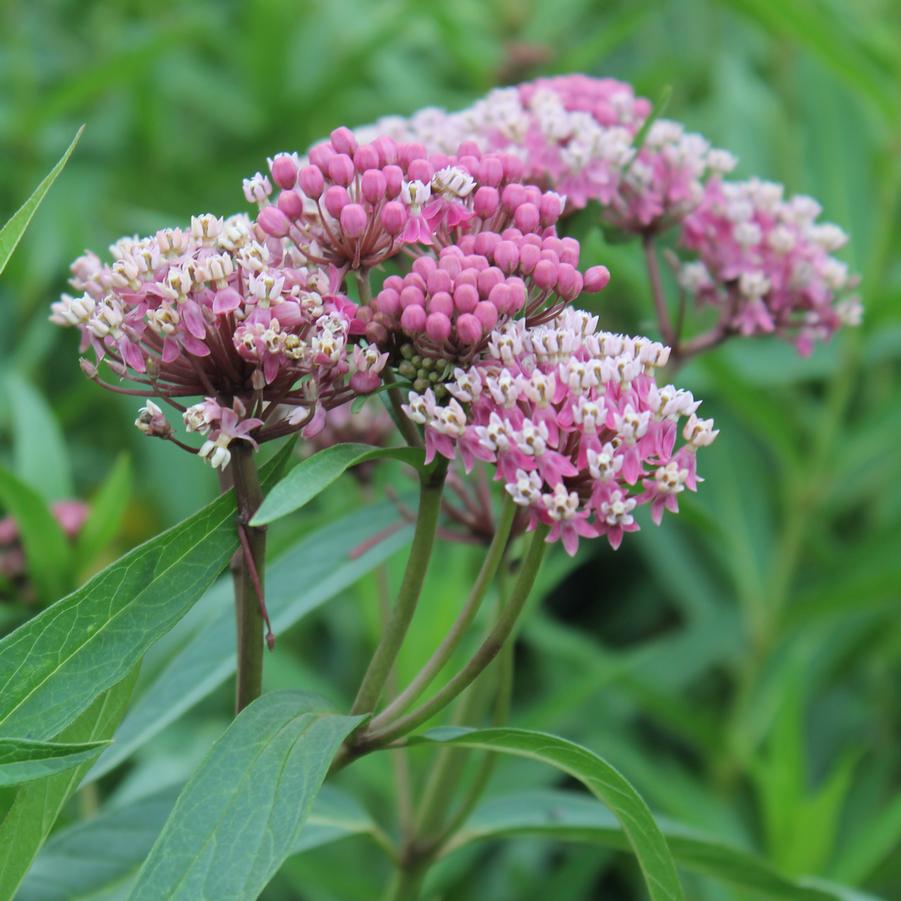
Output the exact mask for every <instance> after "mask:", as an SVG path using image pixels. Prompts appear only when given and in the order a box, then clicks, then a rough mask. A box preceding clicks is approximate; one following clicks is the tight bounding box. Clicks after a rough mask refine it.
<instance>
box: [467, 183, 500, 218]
mask: <svg viewBox="0 0 901 901" xmlns="http://www.w3.org/2000/svg"><path fill="white" fill-rule="evenodd" d="M500 202H501V201H500V196H499V195H498V193H497V188H490V187H487V186H485V187H481V188H479V189H478V190H477V191H476V193H475V196H474V197H473V201H472V208H473V210H474V211H475V214H476V216H478V217H479V218H480V219H488V218H490V217H491V216H493V215H494V214H495V213H496V212H497V208H498V207H499V206H500Z"/></svg>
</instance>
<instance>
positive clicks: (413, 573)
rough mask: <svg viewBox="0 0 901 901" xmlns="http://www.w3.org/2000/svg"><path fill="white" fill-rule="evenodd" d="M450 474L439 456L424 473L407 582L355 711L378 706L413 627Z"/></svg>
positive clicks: (362, 686) (370, 664) (354, 705)
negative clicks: (403, 643)
mask: <svg viewBox="0 0 901 901" xmlns="http://www.w3.org/2000/svg"><path fill="white" fill-rule="evenodd" d="M446 476H447V461H446V460H439V461H437V462H436V463H435V464H434V465H433V466H431V467H430V468H429V469H428V470H427V471H426V472H424V473H422V475H421V476H420V484H419V511H418V512H417V514H416V530H415V532H414V534H413V544H412V546H411V547H410V556H409V558H408V560H407V568H406V571H405V572H404V578H403V582H401V586H400V591H399V592H398V595H397V602H396V603H395V605H394V609H393V610H392V611H391V616H390V618H389V620H388V622H387V624H386V626H385V629H384V630H383V632H382V638H381V641H380V642H379V645H378V647H377V648H376V650H375V654H373V657H372V660H371V661H370V662H369V667H368V668H367V670H366V675H365V676H364V677H363V681H362V683H361V684H360V689H359V691H358V692H357V697H356V700H355V701H354V704H353V707H352V708H351V713H354V714H356V713H370V712H371V711H372V710H374V709H375V706H376V704H378V700H379V698H380V697H381V694H382V691H383V690H384V688H385V683H386V682H387V681H388V676H389V674H390V673H391V668H392V667H393V666H394V661H395V660H396V659H397V654H398V652H399V651H400V646H401V644H402V642H403V640H404V636H405V635H406V634H407V630H408V629H409V628H410V622H411V621H412V619H413V613H414V612H415V610H416V604H417V602H418V601H419V595H420V593H421V592H422V583H423V581H424V580H425V574H426V570H427V569H428V565H429V559H430V558H431V556H432V547H433V545H434V542H435V531H436V529H437V528H438V515H439V513H440V512H441V493H442V491H443V489H444V479H445V477H446Z"/></svg>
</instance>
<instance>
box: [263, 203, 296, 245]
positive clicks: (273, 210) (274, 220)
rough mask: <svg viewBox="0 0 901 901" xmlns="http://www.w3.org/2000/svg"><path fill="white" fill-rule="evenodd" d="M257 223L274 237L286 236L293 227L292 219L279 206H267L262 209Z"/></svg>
mask: <svg viewBox="0 0 901 901" xmlns="http://www.w3.org/2000/svg"><path fill="white" fill-rule="evenodd" d="M257 224H258V225H259V226H260V228H261V229H263V231H264V232H266V234H267V235H272V237H273V238H284V237H285V235H287V234H288V231H289V230H290V228H291V220H290V219H288V217H287V216H286V215H285V214H284V213H283V212H282V211H281V210H280V209H279V208H278V207H277V206H267V207H264V208H263V209H262V210H260V215H259V216H257Z"/></svg>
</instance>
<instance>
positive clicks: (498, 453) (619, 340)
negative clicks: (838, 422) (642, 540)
mask: <svg viewBox="0 0 901 901" xmlns="http://www.w3.org/2000/svg"><path fill="white" fill-rule="evenodd" d="M668 356H669V351H668V348H666V347H664V346H663V345H661V344H657V343H656V342H653V341H648V340H646V339H642V338H629V337H625V336H622V335H614V334H610V333H607V332H601V331H597V319H596V317H592V316H590V315H589V314H588V313H585V312H584V311H579V310H574V309H571V308H567V309H565V310H563V311H562V312H561V313H560V314H559V315H558V316H557V317H556V318H554V319H552V320H551V321H549V322H547V323H545V324H544V325H539V326H535V327H531V328H530V327H528V326H527V325H526V324H525V322H524V321H523V320H516V321H513V322H510V323H508V324H507V325H506V326H505V327H504V328H503V329H500V330H497V331H495V332H494V333H492V335H491V336H490V338H489V342H488V348H487V352H486V354H485V355H484V356H483V357H482V358H481V359H479V360H478V361H476V362H475V363H474V364H473V365H472V366H470V367H468V368H465V369H464V368H458V369H457V370H456V371H455V373H454V379H453V381H451V382H449V383H448V384H447V385H446V388H447V391H448V393H449V394H450V395H451V397H450V399H449V400H448V402H447V403H445V404H442V403H441V402H440V401H439V399H438V398H437V397H436V395H435V393H434V392H433V391H432V390H431V389H427V390H425V391H424V392H416V391H413V392H410V395H409V402H408V403H407V404H406V405H405V406H404V412H405V413H406V415H407V416H408V417H409V418H410V419H411V420H412V421H413V422H415V423H418V424H420V425H422V426H424V428H425V438H426V449H427V458H428V459H431V458H433V457H434V456H435V455H436V454H441V455H442V456H444V457H447V458H448V459H455V458H456V457H457V456H458V455H459V457H460V458H461V459H462V461H463V463H464V465H465V466H466V467H467V469H469V468H471V467H472V466H473V464H474V462H475V461H476V460H484V461H487V462H490V463H492V464H493V465H494V466H495V468H496V477H497V478H498V479H500V480H502V481H503V482H504V487H505V490H506V491H507V493H508V494H509V495H510V496H511V497H512V498H513V500H514V502H515V503H516V504H518V505H520V506H522V507H524V508H526V509H527V510H528V512H529V527H530V528H535V526H536V525H537V524H538V523H544V524H546V525H548V526H550V532H549V534H548V541H557V540H559V541H560V542H561V543H562V544H563V546H564V548H565V549H566V551H567V552H568V553H569V554H574V553H575V552H576V550H577V548H578V543H579V538H580V537H584V538H591V537H596V536H600V535H604V536H606V537H607V540H608V541H609V542H610V544H611V546H612V547H614V548H616V547H618V546H619V544H620V542H621V541H622V537H623V534H624V533H625V532H632V531H635V530H636V529H637V528H638V524H637V523H636V521H635V517H634V511H635V509H636V507H637V506H639V505H641V504H649V505H650V507H651V515H652V518H653V520H654V521H655V522H657V523H659V522H660V520H661V518H662V516H663V512H664V510H671V511H676V510H677V509H678V496H679V494H681V493H682V492H683V491H684V490H685V489H686V488H687V489H689V490H691V491H694V490H695V489H696V486H697V482H698V481H699V479H698V476H697V469H696V460H695V453H696V451H697V449H698V448H699V447H704V446H706V445H709V444H710V443H711V442H712V441H713V439H714V438H715V437H716V435H717V432H716V431H715V430H714V429H713V423H712V420H706V421H704V420H700V419H698V417H697V416H696V415H695V411H696V410H697V408H698V402H696V401H695V400H694V398H693V397H692V396H691V394H690V393H688V392H687V391H682V390H679V389H677V388H674V387H673V386H671V385H667V386H666V387H663V388H660V387H658V386H657V384H656V382H655V379H654V375H653V373H654V369H655V368H657V367H660V366H663V365H665V363H666V362H667V359H668ZM683 418H685V419H686V422H685V424H684V426H683V428H682V438H683V443H682V444H681V446H679V447H678V448H677V447H676V445H677V441H678V437H679V425H680V421H681V420H682V419H683Z"/></svg>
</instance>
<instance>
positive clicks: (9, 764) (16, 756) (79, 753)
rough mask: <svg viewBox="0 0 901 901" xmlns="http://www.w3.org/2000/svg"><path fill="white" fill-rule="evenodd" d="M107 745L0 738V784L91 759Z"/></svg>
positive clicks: (30, 778) (26, 779) (29, 778)
mask: <svg viewBox="0 0 901 901" xmlns="http://www.w3.org/2000/svg"><path fill="white" fill-rule="evenodd" d="M108 744H109V742H106V741H92V742H73V743H66V742H53V741H33V740H32V739H30V738H0V786H6V785H19V784H21V783H22V782H31V781H33V780H34V779H43V778H44V777H45V776H52V775H54V774H55V773H60V772H62V771H63V770H68V769H70V768H71V767H73V766H77V765H78V764H80V763H85V762H86V761H89V760H93V759H94V758H95V757H96V756H97V755H98V754H99V753H100V752H101V750H103V748H104V747H106V745H108Z"/></svg>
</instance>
